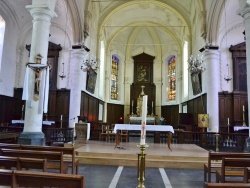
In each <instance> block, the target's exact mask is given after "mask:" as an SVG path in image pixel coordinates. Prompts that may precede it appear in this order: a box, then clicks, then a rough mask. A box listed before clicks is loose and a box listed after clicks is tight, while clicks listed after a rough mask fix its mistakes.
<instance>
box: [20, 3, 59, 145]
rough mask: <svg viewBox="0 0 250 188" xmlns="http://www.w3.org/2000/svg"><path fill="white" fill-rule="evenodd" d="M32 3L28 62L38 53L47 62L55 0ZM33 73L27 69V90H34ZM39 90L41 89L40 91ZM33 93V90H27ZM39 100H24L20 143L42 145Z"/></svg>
mask: <svg viewBox="0 0 250 188" xmlns="http://www.w3.org/2000/svg"><path fill="white" fill-rule="evenodd" d="M32 2H33V4H32V5H28V6H26V8H27V9H28V10H29V11H30V13H31V16H32V17H33V31H32V40H31V49H30V59H29V62H31V63H34V62H35V56H36V55H38V54H40V55H41V56H42V57H43V58H42V60H41V64H47V53H48V41H49V31H50V25H51V19H52V18H53V17H55V16H56V14H55V12H54V8H55V3H56V0H44V1H40V0H33V1H32ZM34 84H35V73H34V71H29V83H28V88H29V91H34ZM40 92H41V91H40ZM29 93H33V92H29ZM38 106H39V100H38V101H34V100H33V97H32V99H31V101H27V102H26V108H25V122H24V130H23V132H22V133H21V135H20V137H19V140H18V142H19V143H20V144H29V145H44V144H45V137H44V134H43V132H42V119H43V113H40V114H39V113H38Z"/></svg>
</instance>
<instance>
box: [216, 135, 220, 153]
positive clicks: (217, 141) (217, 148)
mask: <svg viewBox="0 0 250 188" xmlns="http://www.w3.org/2000/svg"><path fill="white" fill-rule="evenodd" d="M215 144H216V148H215V151H216V152H219V134H218V133H216V134H215Z"/></svg>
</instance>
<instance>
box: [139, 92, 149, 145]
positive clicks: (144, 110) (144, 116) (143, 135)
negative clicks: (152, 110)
mask: <svg viewBox="0 0 250 188" xmlns="http://www.w3.org/2000/svg"><path fill="white" fill-rule="evenodd" d="M147 102H148V96H147V95H144V96H143V101H142V121H141V123H142V126H141V140H140V144H141V145H145V144H146V120H147Z"/></svg>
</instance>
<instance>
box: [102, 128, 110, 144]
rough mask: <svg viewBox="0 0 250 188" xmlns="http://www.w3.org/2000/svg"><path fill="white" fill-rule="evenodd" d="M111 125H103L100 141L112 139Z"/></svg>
mask: <svg viewBox="0 0 250 188" xmlns="http://www.w3.org/2000/svg"><path fill="white" fill-rule="evenodd" d="M110 133H111V130H110V125H102V132H101V133H100V141H103V140H105V141H107V142H109V141H110Z"/></svg>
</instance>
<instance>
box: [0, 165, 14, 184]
mask: <svg viewBox="0 0 250 188" xmlns="http://www.w3.org/2000/svg"><path fill="white" fill-rule="evenodd" d="M11 181H12V170H7V169H0V185H1V186H11Z"/></svg>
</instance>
